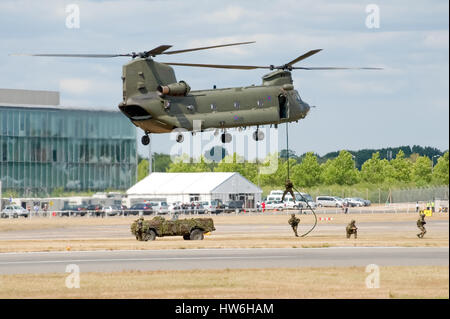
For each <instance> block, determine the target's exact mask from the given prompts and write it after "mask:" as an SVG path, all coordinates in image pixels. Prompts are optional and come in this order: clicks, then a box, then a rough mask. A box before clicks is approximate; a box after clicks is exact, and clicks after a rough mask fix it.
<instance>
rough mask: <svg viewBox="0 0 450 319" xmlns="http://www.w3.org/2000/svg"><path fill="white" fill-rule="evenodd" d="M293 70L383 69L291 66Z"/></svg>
mask: <svg viewBox="0 0 450 319" xmlns="http://www.w3.org/2000/svg"><path fill="white" fill-rule="evenodd" d="M292 69H293V70H383V68H366V67H362V68H341V67H328V66H327V67H292Z"/></svg>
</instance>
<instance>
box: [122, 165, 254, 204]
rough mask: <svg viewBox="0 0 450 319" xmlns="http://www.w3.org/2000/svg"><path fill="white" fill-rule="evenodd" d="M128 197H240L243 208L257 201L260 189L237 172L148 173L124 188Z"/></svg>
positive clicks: (188, 199)
mask: <svg viewBox="0 0 450 319" xmlns="http://www.w3.org/2000/svg"><path fill="white" fill-rule="evenodd" d="M127 195H128V198H129V199H130V200H132V199H148V200H165V201H167V202H168V203H173V202H183V203H189V202H191V201H210V200H214V199H220V200H222V201H223V202H226V201H228V200H243V201H244V202H245V206H246V207H247V208H253V207H254V206H255V203H256V202H257V201H261V195H262V190H261V189H260V188H259V187H257V186H256V185H254V184H253V183H251V182H250V181H248V180H247V179H246V178H244V177H243V176H242V175H241V174H239V173H233V172H231V173H219V172H218V173H152V174H150V175H149V176H147V177H146V178H144V179H143V180H141V181H140V182H138V183H137V184H136V185H134V186H133V187H131V188H130V189H129V190H128V191H127Z"/></svg>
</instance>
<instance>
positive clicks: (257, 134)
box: [253, 130, 264, 142]
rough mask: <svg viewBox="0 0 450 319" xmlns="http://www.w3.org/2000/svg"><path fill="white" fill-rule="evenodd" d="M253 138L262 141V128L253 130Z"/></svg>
mask: <svg viewBox="0 0 450 319" xmlns="http://www.w3.org/2000/svg"><path fill="white" fill-rule="evenodd" d="M253 139H254V140H255V141H257V142H258V141H262V140H263V139H264V132H263V131H260V130H256V131H254V132H253Z"/></svg>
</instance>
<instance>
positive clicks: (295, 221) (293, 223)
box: [288, 214, 300, 237]
mask: <svg viewBox="0 0 450 319" xmlns="http://www.w3.org/2000/svg"><path fill="white" fill-rule="evenodd" d="M288 223H289V225H291V227H292V230H293V231H294V234H295V237H298V234H297V228H298V224H299V223H300V218H297V217H295V214H292V215H291V218H290V219H289V222H288Z"/></svg>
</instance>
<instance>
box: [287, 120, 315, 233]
mask: <svg viewBox="0 0 450 319" xmlns="http://www.w3.org/2000/svg"><path fill="white" fill-rule="evenodd" d="M288 125H289V123H288V122H286V151H287V155H286V159H287V179H289V180H290V174H289V173H290V169H289V168H290V163H289V130H288ZM292 188H293V189H294V191H296V192H297V193H298V194H299V195H300V197H301V198H302V199H303V201H304V202H305V203H306V206H307V207H308V208H309V210H310V211H311V212H312V213H313V215H314V225H313V226H312V227H311V229H310V230H308V231H307V232H306V233H304V234H303V235H301V236H300V237H305V236H306V235H308V234H309V233H310V232H312V231H313V229H314V228H316V225H317V215H316V213H315V212H314V209H313V208H312V207H311V206H310V205H309V203H308V200H307V199H306V198H305V197H304V196H303V195H302V193H301V192H299V191H298V190H297V189H296V188H295V187H293V186H292ZM294 195H295V192H294ZM293 200H294V202H295V198H293Z"/></svg>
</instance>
